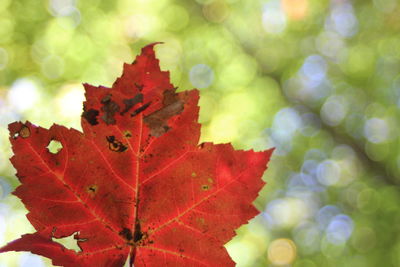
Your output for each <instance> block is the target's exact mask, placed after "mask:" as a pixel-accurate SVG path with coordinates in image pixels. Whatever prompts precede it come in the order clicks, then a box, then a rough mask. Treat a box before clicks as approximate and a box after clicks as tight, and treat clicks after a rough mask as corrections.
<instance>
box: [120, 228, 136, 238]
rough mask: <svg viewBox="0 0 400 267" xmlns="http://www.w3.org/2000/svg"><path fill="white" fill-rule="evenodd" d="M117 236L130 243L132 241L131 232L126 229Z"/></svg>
mask: <svg viewBox="0 0 400 267" xmlns="http://www.w3.org/2000/svg"><path fill="white" fill-rule="evenodd" d="M119 235H120V236H122V237H123V238H125V239H126V240H127V241H131V240H132V239H133V235H132V231H131V230H129V229H128V228H123V229H122V230H121V232H119Z"/></svg>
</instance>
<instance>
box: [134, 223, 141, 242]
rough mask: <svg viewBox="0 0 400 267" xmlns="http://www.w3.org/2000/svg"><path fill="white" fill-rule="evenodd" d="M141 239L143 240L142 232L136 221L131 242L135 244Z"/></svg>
mask: <svg viewBox="0 0 400 267" xmlns="http://www.w3.org/2000/svg"><path fill="white" fill-rule="evenodd" d="M142 238H143V233H142V230H141V227H140V222H139V221H137V220H136V223H135V233H134V234H133V241H134V242H135V243H136V242H139V241H141V240H142Z"/></svg>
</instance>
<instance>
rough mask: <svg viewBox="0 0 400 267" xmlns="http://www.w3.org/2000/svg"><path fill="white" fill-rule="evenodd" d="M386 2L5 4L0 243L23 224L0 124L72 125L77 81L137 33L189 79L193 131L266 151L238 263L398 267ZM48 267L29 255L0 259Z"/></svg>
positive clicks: (392, 60) (112, 65) (393, 61)
mask: <svg viewBox="0 0 400 267" xmlns="http://www.w3.org/2000/svg"><path fill="white" fill-rule="evenodd" d="M399 12H400V3H399V2H398V1H397V0H370V1H365V0H363V1H362V0H353V1H351V0H330V1H329V0H254V1H249V0H196V1H194V0H193V1H187V0H175V1H174V0H115V1H108V0H90V1H83V0H48V1H38V0H18V1H12V0H1V1H0V125H1V130H0V147H1V153H0V175H1V177H0V178H1V179H0V197H1V199H2V201H1V203H0V243H1V244H4V243H5V242H7V241H10V240H13V239H15V238H17V237H18V236H19V235H20V234H21V233H24V232H27V231H29V230H32V228H30V227H31V226H29V223H28V222H27V219H26V218H25V213H26V210H25V209H24V208H23V206H22V204H20V203H19V201H18V200H17V199H16V198H14V197H12V196H11V195H10V191H12V189H13V188H14V187H15V186H17V184H18V183H17V180H16V178H15V177H14V172H15V170H14V169H13V168H12V166H11V164H10V163H9V161H8V158H9V157H10V156H11V151H10V146H9V143H8V140H7V138H8V132H7V131H6V126H7V124H8V123H9V122H11V121H15V120H26V119H28V120H30V121H31V122H33V123H36V124H39V125H43V126H47V127H48V126H50V125H51V124H52V123H53V122H56V123H59V124H64V125H67V126H70V127H75V128H78V129H80V125H79V120H80V117H79V116H80V113H81V108H82V107H81V101H82V99H83V88H82V86H81V83H82V82H87V83H91V84H95V85H99V84H104V85H109V86H110V85H111V82H112V81H113V80H114V79H115V77H116V76H119V75H120V73H121V70H122V64H123V62H131V61H132V60H133V58H134V55H136V54H137V53H138V51H139V50H140V48H141V47H142V46H144V45H145V44H148V43H151V42H154V41H162V42H164V43H165V44H163V45H160V46H158V48H157V53H158V56H159V58H160V60H161V65H162V68H163V69H167V70H170V72H171V75H172V81H173V83H174V84H175V85H177V86H179V88H181V89H190V88H193V87H197V88H199V89H200V90H201V100H200V105H201V114H200V121H201V123H202V124H203V125H204V128H203V132H202V140H203V141H214V142H233V143H234V145H235V147H236V148H241V149H250V148H254V149H256V150H262V149H266V148H269V147H272V146H275V147H276V148H277V149H276V151H275V155H274V158H273V160H272V162H271V163H270V168H269V170H268V171H267V173H266V174H267V175H266V177H267V181H268V185H267V186H266V187H265V190H263V191H262V193H261V194H260V197H259V198H258V199H257V201H256V205H257V206H258V208H259V209H260V210H262V211H263V212H262V214H261V215H260V216H258V217H256V218H255V219H254V220H252V221H250V223H249V224H248V225H246V226H243V227H242V228H240V229H239V230H238V236H237V237H235V238H234V239H233V240H232V241H231V242H230V243H228V245H227V248H228V250H229V252H230V254H231V255H232V257H233V259H234V260H235V261H236V262H237V263H238V266H255V267H257V266H287V265H292V266H296V267H314V266H352V267H358V266H360V267H361V266H362V267H364V266H400V235H399V233H400V231H399V230H400V229H399V227H400V210H399V209H400V205H399V200H400V192H399V184H400V153H399V150H400V147H399V133H400V131H399V118H400V114H399V108H400V76H399V73H400V34H399V33H400V16H399ZM46 265H48V266H50V263H49V261H48V260H46V259H44V258H41V257H38V256H33V255H31V254H29V253H19V254H18V253H14V254H11V253H9V254H4V255H0V266H2V267H3V266H46Z"/></svg>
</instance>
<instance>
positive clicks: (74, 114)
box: [57, 84, 85, 120]
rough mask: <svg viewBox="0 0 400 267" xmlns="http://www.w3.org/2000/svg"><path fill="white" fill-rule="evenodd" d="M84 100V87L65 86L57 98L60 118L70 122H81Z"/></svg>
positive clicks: (77, 85) (76, 85)
mask: <svg viewBox="0 0 400 267" xmlns="http://www.w3.org/2000/svg"><path fill="white" fill-rule="evenodd" d="M84 100H85V97H84V90H83V87H82V85H80V84H70V85H66V86H64V87H63V88H62V89H61V91H60V93H59V95H58V97H57V108H58V112H59V116H61V117H62V118H65V119H68V120H79V117H80V115H81V113H82V102H83V101H84Z"/></svg>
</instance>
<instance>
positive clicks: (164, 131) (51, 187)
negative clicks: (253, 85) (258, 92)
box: [0, 44, 272, 267]
mask: <svg viewBox="0 0 400 267" xmlns="http://www.w3.org/2000/svg"><path fill="white" fill-rule="evenodd" d="M154 45H155V44H152V45H149V46H146V47H145V48H143V49H142V54H141V55H139V56H138V57H137V58H136V60H135V61H134V62H133V64H125V65H124V71H123V75H122V76H121V77H120V78H118V79H117V80H116V82H115V83H114V85H113V87H112V88H106V87H102V86H100V87H94V86H91V85H88V84H85V85H84V87H85V90H86V102H84V112H83V114H82V128H83V133H81V132H79V131H77V130H75V129H68V128H65V127H63V126H60V125H56V124H54V125H53V126H51V127H50V129H48V130H47V129H44V128H41V127H38V126H35V125H33V124H31V123H30V122H26V123H21V122H14V123H12V124H10V125H9V130H10V141H11V143H12V148H13V151H14V156H13V157H12V158H11V162H12V164H13V165H14V166H15V168H16V169H17V176H18V178H19V180H20V182H21V185H20V186H19V187H18V188H17V189H16V191H15V192H14V195H16V196H18V197H19V198H20V199H21V200H22V202H23V203H24V204H25V206H26V208H27V209H28V210H29V213H28V214H27V217H28V219H29V221H30V222H31V224H32V225H33V226H34V227H35V229H36V232H35V233H33V234H25V235H23V236H22V237H21V238H19V239H17V240H15V241H13V242H11V243H9V244H7V245H6V246H4V247H3V248H1V249H0V252H6V251H31V252H33V253H35V254H39V255H43V256H45V257H48V258H50V259H51V260H52V261H53V264H54V265H61V266H73V267H76V266H123V264H124V263H125V261H126V260H127V258H128V256H130V263H131V265H132V264H134V266H135V267H140V266H233V265H234V262H233V261H232V259H231V258H230V257H229V254H228V253H227V251H226V249H225V248H224V244H225V243H226V242H228V241H229V240H230V239H231V238H232V237H233V236H234V235H235V233H234V230H235V229H236V228H238V227H239V226H240V225H242V224H244V223H246V222H247V221H248V220H249V219H251V218H253V217H254V216H255V215H257V214H258V213H259V212H258V211H257V210H256V208H255V207H254V206H253V205H252V202H253V201H254V200H255V198H256V197H257V195H258V192H259V190H260V189H261V188H262V186H263V185H264V182H263V181H262V179H261V176H262V174H263V172H264V170H265V169H266V164H267V162H268V160H269V158H270V155H271V153H272V150H268V151H264V152H253V151H240V150H239V151H235V150H234V149H233V148H232V146H231V145H230V144H218V145H214V144H212V143H202V144H200V145H199V144H198V141H199V136H200V124H199V123H198V122H197V117H198V110H199V108H198V106H197V102H198V99H199V93H198V91H197V90H191V91H185V92H181V93H176V92H175V89H176V88H174V86H173V85H172V84H171V83H170V81H169V73H168V72H164V71H161V70H160V67H159V64H158V60H157V59H156V57H155V52H154V49H153V47H154ZM54 141H58V142H60V143H61V145H62V148H61V150H59V151H58V152H57V151H56V152H53V153H52V152H51V151H50V150H49V149H48V148H47V147H48V144H49V143H50V142H54ZM70 235H74V238H75V239H76V240H77V244H78V245H79V247H80V249H81V251H80V252H75V251H74V250H69V249H67V248H65V247H64V246H62V245H61V244H59V243H57V242H55V241H53V239H57V238H63V237H66V236H70Z"/></svg>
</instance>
